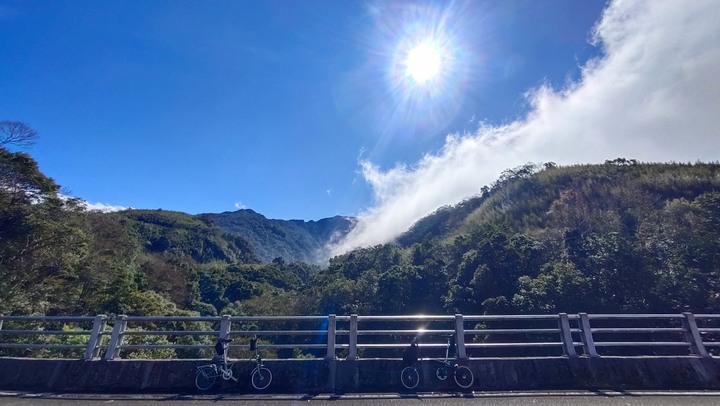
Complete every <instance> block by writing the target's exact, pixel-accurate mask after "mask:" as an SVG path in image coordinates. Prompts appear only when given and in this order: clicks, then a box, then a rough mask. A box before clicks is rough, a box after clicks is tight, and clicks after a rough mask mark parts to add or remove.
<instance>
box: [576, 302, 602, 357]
mask: <svg viewBox="0 0 720 406" xmlns="http://www.w3.org/2000/svg"><path fill="white" fill-rule="evenodd" d="M578 316H580V331H581V332H582V334H581V336H580V337H582V342H583V351H584V352H585V354H586V355H589V356H591V357H593V358H594V357H597V356H598V353H597V350H596V349H595V341H594V340H593V336H592V328H591V327H590V317H588V314H587V313H580V314H578Z"/></svg>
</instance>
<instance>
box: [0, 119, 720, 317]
mask: <svg viewBox="0 0 720 406" xmlns="http://www.w3.org/2000/svg"><path fill="white" fill-rule="evenodd" d="M18 126H20V127H18ZM23 134H24V135H23ZM35 136H36V134H34V132H33V131H32V130H31V129H29V128H27V127H23V126H22V125H21V123H17V122H10V121H4V122H0V313H1V314H35V315H39V314H46V315H55V314H69V315H81V314H83V315H84V314H90V315H93V314H108V315H112V314H130V315H195V314H202V315H216V314H233V315H256V314H286V315H289V314H330V313H336V314H350V313H360V314H405V313H417V312H422V313H426V314H427V313H437V314H447V313H450V314H452V313H454V312H462V313H465V314H471V313H473V314H483V313H486V314H494V313H548V312H559V311H564V312H577V311H586V312H678V311H684V310H689V311H693V312H719V311H720V277H719V276H720V275H718V271H719V270H720V231H719V230H720V164H718V163H695V164H680V163H641V162H637V161H635V160H631V159H630V160H628V159H622V158H619V159H615V160H612V161H607V162H605V163H604V164H601V165H574V166H565V167H562V166H557V165H555V164H553V163H547V164H542V165H535V164H528V165H524V166H521V167H518V168H513V169H509V170H507V171H505V172H504V173H503V174H502V176H501V177H500V178H499V179H498V180H497V181H496V182H495V183H494V184H493V185H490V186H486V187H483V188H482V189H480V190H481V193H480V194H479V195H477V196H472V197H469V198H468V199H467V200H465V201H463V202H461V203H459V204H457V205H454V206H448V207H442V208H439V209H438V210H437V211H436V212H435V213H433V214H431V215H429V216H428V217H426V218H424V219H422V220H420V221H419V222H417V223H416V224H415V225H414V226H413V227H412V228H411V229H410V230H408V231H407V232H406V233H405V234H403V235H402V236H401V237H400V238H398V239H397V240H396V241H394V242H392V243H388V244H384V245H379V246H375V247H369V248H362V249H357V250H354V251H351V252H348V253H346V254H343V255H340V256H338V257H335V258H331V259H330V262H329V265H327V266H326V267H324V268H323V269H321V268H320V267H319V266H317V265H310V264H307V263H303V262H292V261H286V260H285V259H284V258H282V257H276V258H274V259H273V260H272V261H270V262H269V263H263V262H262V261H261V260H260V259H259V257H258V254H257V253H256V252H255V251H254V250H253V248H252V246H251V244H250V243H249V242H248V240H247V239H246V238H245V236H244V235H242V234H241V233H237V232H230V231H228V229H227V228H223V227H221V226H220V225H219V224H217V222H216V221H215V220H214V219H213V216H208V215H201V216H192V215H189V214H184V213H178V212H170V211H163V210H126V211H121V212H115V213H100V212H93V211H88V210H86V209H85V207H84V205H83V204H82V202H81V201H80V200H79V199H76V198H72V197H68V196H66V195H65V194H63V193H61V192H60V185H57V184H56V183H55V182H54V181H53V180H52V179H51V178H49V177H48V176H47V175H45V174H43V173H42V172H41V171H40V169H39V167H38V165H37V162H35V160H34V159H33V158H32V157H31V156H30V155H29V154H27V153H25V152H19V151H17V149H19V147H25V146H27V145H28V144H29V143H28V142H27V141H31V140H32V138H34V137H35ZM23 137H25V138H23ZM11 148H14V149H11ZM481 186H482V185H478V188H480V187H481ZM261 231H262V230H261ZM258 232H260V231H258Z"/></svg>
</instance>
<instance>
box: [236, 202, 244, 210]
mask: <svg viewBox="0 0 720 406" xmlns="http://www.w3.org/2000/svg"><path fill="white" fill-rule="evenodd" d="M234 206H235V208H236V209H238V210H243V209H247V206H245V205H244V204H242V202H235V204H234Z"/></svg>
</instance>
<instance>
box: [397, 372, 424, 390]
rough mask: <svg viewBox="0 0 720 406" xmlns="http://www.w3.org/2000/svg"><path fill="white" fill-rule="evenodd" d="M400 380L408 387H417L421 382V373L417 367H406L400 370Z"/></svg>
mask: <svg viewBox="0 0 720 406" xmlns="http://www.w3.org/2000/svg"><path fill="white" fill-rule="evenodd" d="M400 381H401V382H402V384H403V386H404V387H406V388H408V389H415V388H416V387H417V386H418V383H420V374H418V371H417V369H415V367H405V368H404V369H403V370H402V372H400Z"/></svg>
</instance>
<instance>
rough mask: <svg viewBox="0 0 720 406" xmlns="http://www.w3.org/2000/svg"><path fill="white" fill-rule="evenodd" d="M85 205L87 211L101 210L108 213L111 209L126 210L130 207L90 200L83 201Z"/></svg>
mask: <svg viewBox="0 0 720 406" xmlns="http://www.w3.org/2000/svg"><path fill="white" fill-rule="evenodd" d="M83 203H84V205H85V208H86V209H87V210H89V211H101V212H103V213H110V212H113V211H122V210H128V209H131V208H132V207H125V206H115V205H111V204H105V203H90V202H83Z"/></svg>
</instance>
